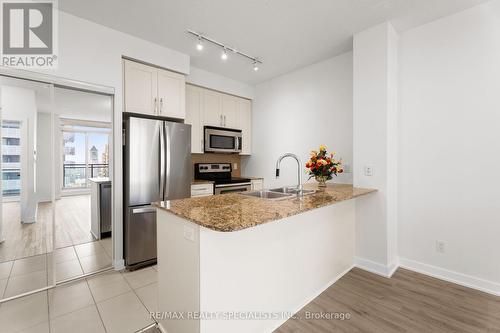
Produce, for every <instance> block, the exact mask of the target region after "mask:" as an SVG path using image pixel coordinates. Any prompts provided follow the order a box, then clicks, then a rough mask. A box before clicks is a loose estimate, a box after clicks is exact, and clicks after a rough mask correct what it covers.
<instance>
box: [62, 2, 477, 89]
mask: <svg viewBox="0 0 500 333" xmlns="http://www.w3.org/2000/svg"><path fill="white" fill-rule="evenodd" d="M483 2H486V0H314V1H305V0H217V1H214V0H141V1H137V0H85V1H82V0H60V1H59V8H60V9H61V10H63V11H66V12H68V13H71V14H73V15H75V16H79V17H82V18H85V19H87V20H90V21H94V22H97V23H99V24H102V25H105V26H108V27H111V28H114V29H116V30H119V31H122V32H125V33H128V34H131V35H134V36H137V37H140V38H142V39H145V40H148V41H151V42H154V43H157V44H160V45H163V46H166V47H168V48H171V49H176V50H178V51H181V52H183V53H186V54H189V55H190V56H191V65H193V66H195V67H198V68H202V69H205V70H208V71H211V72H214V73H218V74H221V75H224V76H226V77H230V78H233V79H236V80H239V81H243V82H247V83H250V84H256V83H259V82H262V81H265V80H268V79H270V78H273V77H275V76H278V75H281V74H284V73H287V72H290V71H292V70H294V69H297V68H301V67H304V66H306V65H309V64H312V63H315V62H318V61H321V60H324V59H327V58H330V57H332V56H335V55H338V54H341V53H343V52H346V51H349V50H351V49H352V36H353V34H354V33H356V32H359V31H362V30H364V29H366V28H369V27H371V26H374V25H376V24H378V23H382V22H384V21H388V20H390V21H391V22H392V23H393V24H394V27H395V28H396V30H398V31H404V30H407V29H410V28H413V27H416V26H418V25H421V24H423V23H426V22H430V21H432V20H435V19H438V18H440V17H443V16H446V15H449V14H452V13H455V12H458V11H461V10H464V9H466V8H469V7H472V6H474V5H477V4H480V3H483ZM187 29H193V30H195V31H199V32H202V33H204V34H206V35H208V36H210V37H212V38H214V39H216V40H218V41H221V42H223V43H225V44H227V45H230V46H232V47H234V48H236V49H238V50H241V51H243V52H246V53H248V54H250V55H252V56H257V57H259V58H260V59H262V61H263V62H264V64H263V65H261V67H260V70H259V71H258V72H254V71H253V69H252V64H251V61H250V60H248V59H244V58H241V57H237V56H235V55H231V54H230V55H229V59H228V60H227V61H226V62H223V61H222V60H221V58H220V54H221V49H220V48H215V47H213V46H210V45H206V47H205V48H204V50H203V51H202V52H199V51H197V50H196V48H195V43H196V39H195V38H194V37H193V36H190V35H188V34H187V33H186V30H187Z"/></svg>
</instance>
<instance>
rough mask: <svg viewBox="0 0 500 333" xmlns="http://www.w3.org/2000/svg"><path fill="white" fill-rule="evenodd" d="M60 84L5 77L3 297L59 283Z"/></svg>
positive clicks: (0, 87)
mask: <svg viewBox="0 0 500 333" xmlns="http://www.w3.org/2000/svg"><path fill="white" fill-rule="evenodd" d="M53 98H54V86H53V85H51V84H44V83H39V82H34V81H29V80H22V79H15V78H11V77H5V76H0V105H1V113H0V117H1V120H0V124H1V126H0V131H1V135H0V136H1V139H2V143H1V152H0V156H1V158H0V169H1V170H0V172H1V180H2V181H1V189H0V193H1V195H0V200H1V202H0V210H1V213H0V216H1V220H0V299H8V298H12V297H16V296H19V295H23V294H26V293H29V292H32V291H35V290H39V289H43V288H47V287H50V286H53V285H54V284H55V272H54V270H53V268H52V267H53V261H54V260H53V259H54V258H53V235H54V234H53V233H54V228H53V222H54V210H53V208H54V201H53V198H54V188H53V180H54V172H53V168H52V160H53V158H54V143H55V142H54V113H53V102H54V99H53Z"/></svg>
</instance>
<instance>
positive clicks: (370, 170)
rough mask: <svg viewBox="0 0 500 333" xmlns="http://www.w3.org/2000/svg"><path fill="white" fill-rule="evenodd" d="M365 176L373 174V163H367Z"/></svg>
mask: <svg viewBox="0 0 500 333" xmlns="http://www.w3.org/2000/svg"><path fill="white" fill-rule="evenodd" d="M365 176H367V177H371V176H373V167H372V166H371V165H365Z"/></svg>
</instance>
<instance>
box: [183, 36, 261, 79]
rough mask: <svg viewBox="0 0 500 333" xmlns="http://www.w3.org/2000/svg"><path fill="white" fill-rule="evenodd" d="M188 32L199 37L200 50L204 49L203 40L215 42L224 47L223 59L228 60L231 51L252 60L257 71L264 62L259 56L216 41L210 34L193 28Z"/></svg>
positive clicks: (197, 44)
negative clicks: (201, 32) (206, 34)
mask: <svg viewBox="0 0 500 333" xmlns="http://www.w3.org/2000/svg"><path fill="white" fill-rule="evenodd" d="M187 33H189V34H191V35H194V36H195V37H196V38H197V43H196V49H197V50H198V51H202V50H203V47H204V45H203V42H208V43H210V44H214V45H217V46H219V47H222V54H221V56H220V57H221V59H222V60H223V61H226V60H227V59H228V57H229V56H228V51H231V52H233V53H234V54H237V55H240V56H242V57H245V58H247V59H249V60H251V61H252V64H253V70H254V71H255V72H257V71H258V70H259V65H260V64H262V61H260V60H259V58H257V57H253V56H250V55H248V54H246V53H244V52H241V51H238V50H236V49H235V48H233V47H230V46H227V45H225V44H223V43H220V42H218V41H216V40H215V39H212V38H210V37H208V36H205V35H202V34H200V33H198V32H195V31H192V30H188V31H187Z"/></svg>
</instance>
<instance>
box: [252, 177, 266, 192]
mask: <svg viewBox="0 0 500 333" xmlns="http://www.w3.org/2000/svg"><path fill="white" fill-rule="evenodd" d="M263 189H264V179H262V178H259V179H252V191H262V190H263Z"/></svg>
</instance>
